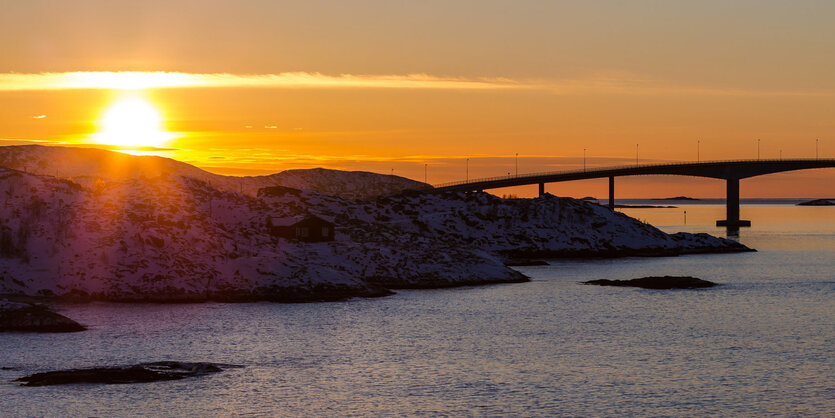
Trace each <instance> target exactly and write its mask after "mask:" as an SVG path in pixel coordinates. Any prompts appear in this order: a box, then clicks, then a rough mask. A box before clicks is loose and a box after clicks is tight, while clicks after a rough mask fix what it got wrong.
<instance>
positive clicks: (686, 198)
mask: <svg viewBox="0 0 835 418" xmlns="http://www.w3.org/2000/svg"><path fill="white" fill-rule="evenodd" d="M652 200H699V199H696V198H694V197H687V196H675V197H665V198H658V199H652Z"/></svg>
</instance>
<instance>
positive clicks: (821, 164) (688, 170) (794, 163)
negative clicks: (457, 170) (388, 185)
mask: <svg viewBox="0 0 835 418" xmlns="http://www.w3.org/2000/svg"><path fill="white" fill-rule="evenodd" d="M831 167H835V159H792V160H783V159H780V160H730V161H705V162H687V163H672V164H636V165H629V166H618V167H602V168H593V169H588V170H586V169H580V170H570V171H553V172H544V173H529V174H521V175H509V176H500V177H490V178H480V179H472V180H465V181H457V182H451V183H443V184H438V185H435V190H436V191H483V190H487V189H496V188H500V187H512V186H523V185H528V184H539V195H540V196H541V195H543V194H545V184H546V183H556V182H563V181H573V180H586V179H597V178H606V177H608V178H609V208H610V209H614V208H615V177H620V176H646V175H676V176H693V177H708V178H714V179H723V180H725V181H726V183H727V192H726V219H724V220H719V221H716V225H717V226H727V227H728V228H739V227H740V226H751V221H746V220H740V219H739V181H740V180H741V179H746V178H749V177H755V176H762V175H765V174H773V173H780V172H784V171H795V170H808V169H812V168H831Z"/></svg>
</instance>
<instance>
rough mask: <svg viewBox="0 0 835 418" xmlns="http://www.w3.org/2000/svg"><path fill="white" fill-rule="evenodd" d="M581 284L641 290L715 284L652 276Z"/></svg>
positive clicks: (714, 284) (690, 287)
mask: <svg viewBox="0 0 835 418" xmlns="http://www.w3.org/2000/svg"><path fill="white" fill-rule="evenodd" d="M583 284H593V285H597V286H621V287H640V288H643V289H698V288H703V287H713V286H716V283H713V282H709V281H707V280H702V279H697V278H695V277H689V276H652V277H641V278H640V279H632V280H607V279H602V280H590V281H587V282H583Z"/></svg>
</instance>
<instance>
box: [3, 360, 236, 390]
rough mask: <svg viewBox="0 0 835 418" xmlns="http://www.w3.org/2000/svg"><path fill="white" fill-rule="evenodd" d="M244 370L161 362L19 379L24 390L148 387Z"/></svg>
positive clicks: (36, 375) (48, 373)
mask: <svg viewBox="0 0 835 418" xmlns="http://www.w3.org/2000/svg"><path fill="white" fill-rule="evenodd" d="M232 367H243V366H236V365H231V364H214V363H185V362H179V361H158V362H154V363H140V364H136V365H133V366H121V367H95V368H90V369H70V370H58V371H54V372H44V373H35V374H33V375H31V376H25V377H21V378H19V379H16V380H15V381H16V382H23V384H22V386H52V385H70V384H75V383H105V384H126V383H147V382H158V381H164V380H180V379H184V378H186V377H194V376H203V375H207V374H210V373H217V372H220V371H223V369H224V368H232Z"/></svg>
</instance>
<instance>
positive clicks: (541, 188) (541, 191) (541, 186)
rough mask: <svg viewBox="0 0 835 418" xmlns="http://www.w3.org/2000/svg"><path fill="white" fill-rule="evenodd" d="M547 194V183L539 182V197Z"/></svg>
mask: <svg viewBox="0 0 835 418" xmlns="http://www.w3.org/2000/svg"><path fill="white" fill-rule="evenodd" d="M544 195H545V183H539V197H542V196H544Z"/></svg>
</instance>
